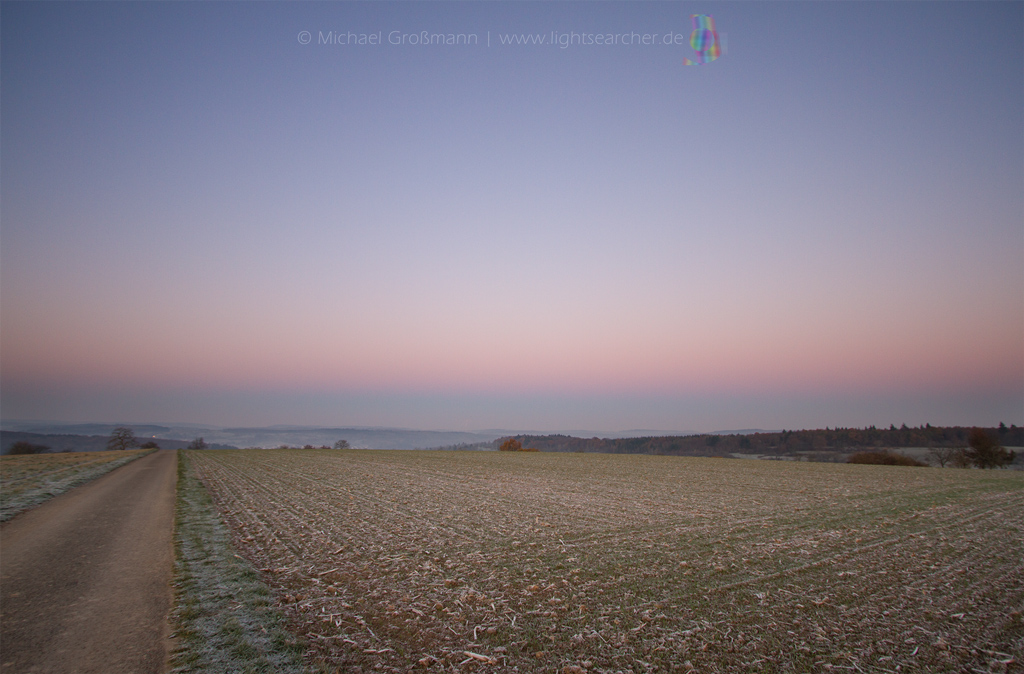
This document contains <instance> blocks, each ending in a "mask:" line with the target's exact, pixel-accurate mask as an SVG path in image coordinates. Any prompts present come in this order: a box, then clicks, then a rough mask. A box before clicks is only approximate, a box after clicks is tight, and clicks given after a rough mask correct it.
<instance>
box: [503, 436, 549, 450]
mask: <svg viewBox="0 0 1024 674" xmlns="http://www.w3.org/2000/svg"><path fill="white" fill-rule="evenodd" d="M498 451H501V452H537V451H540V450H538V449H537V448H536V447H523V443H522V442H520V441H519V440H516V439H515V438H508V439H506V440H505V441H504V442H502V443H501V445H500V446H499V447H498Z"/></svg>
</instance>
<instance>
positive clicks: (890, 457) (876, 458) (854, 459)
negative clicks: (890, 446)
mask: <svg viewBox="0 0 1024 674" xmlns="http://www.w3.org/2000/svg"><path fill="white" fill-rule="evenodd" d="M846 462H847V463H862V464H869V465H872V466H927V465H928V464H927V463H921V462H920V461H918V460H917V459H912V458H910V457H909V456H903V455H902V454H894V453H892V452H857V453H856V454H854V455H853V456H851V457H850V458H849V459H848V460H847V461H846Z"/></svg>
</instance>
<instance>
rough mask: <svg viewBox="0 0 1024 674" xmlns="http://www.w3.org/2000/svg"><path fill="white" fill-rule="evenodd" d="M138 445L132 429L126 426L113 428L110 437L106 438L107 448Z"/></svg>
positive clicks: (126, 447)
mask: <svg viewBox="0 0 1024 674" xmlns="http://www.w3.org/2000/svg"><path fill="white" fill-rule="evenodd" d="M138 446H139V440H138V438H136V437H135V433H134V432H133V431H132V429H130V428H128V427H127V426H118V427H117V428H115V429H114V432H113V433H111V434H110V439H109V440H107V449H128V448H129V447H138Z"/></svg>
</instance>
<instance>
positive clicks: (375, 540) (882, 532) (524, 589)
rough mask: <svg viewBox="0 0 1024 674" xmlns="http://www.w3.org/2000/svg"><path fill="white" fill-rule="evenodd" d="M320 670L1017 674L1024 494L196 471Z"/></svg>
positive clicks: (370, 459)
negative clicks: (999, 673) (973, 673)
mask: <svg viewBox="0 0 1024 674" xmlns="http://www.w3.org/2000/svg"><path fill="white" fill-rule="evenodd" d="M189 459H190V464H191V466H192V469H193V470H194V471H195V472H196V474H197V475H198V476H199V477H200V478H201V479H202V480H203V482H204V483H205V485H206V486H207V489H208V490H209V491H210V493H211V495H212V497H213V499H214V502H215V503H216V504H217V506H218V508H219V509H220V511H221V513H222V515H223V516H224V518H225V520H226V521H227V523H228V524H229V526H230V528H231V530H232V532H233V534H234V542H235V544H236V546H237V547H238V549H239V551H240V553H241V554H242V555H243V556H244V557H246V558H247V559H249V560H250V561H251V562H252V563H253V564H254V566H255V567H256V568H257V569H259V570H260V572H261V575H262V577H263V580H264V581H266V582H267V583H268V584H269V585H270V587H271V588H272V590H273V592H274V594H275V596H276V600H277V602H278V603H279V605H280V607H281V609H282V610H283V611H284V612H285V614H286V617H287V620H288V622H289V626H290V629H292V630H293V631H295V632H296V633H298V634H299V635H301V636H302V637H304V638H305V640H306V643H307V644H308V650H307V653H306V656H305V657H306V662H307V664H308V666H309V668H310V669H311V670H327V671H335V670H341V671H352V672H357V671H364V672H370V671H409V670H410V669H419V670H421V671H442V670H443V671H521V672H533V671H551V672H554V671H557V672H565V673H566V674H572V673H576V674H579V672H581V671H589V672H648V671H666V672H670V671H700V672H725V671H752V672H758V671H763V672H792V671H860V672H895V671H935V672H943V671H949V672H963V671H978V672H990V671H1015V670H1017V669H1018V668H1019V667H1020V663H1021V662H1022V660H1024V624H1022V621H1021V611H1022V609H1024V475H1022V474H1020V473H1011V472H1005V471H976V470H975V471H971V470H954V469H931V468H902V467H886V466H850V465H835V464H811V463H789V462H759V461H745V460H722V459H690V458H678V457H656V456H623V455H601V454H585V455H584V454H536V453H534V454H530V453H497V452H414V451H353V450H346V451H334V450H240V451H205V452H190V453H189Z"/></svg>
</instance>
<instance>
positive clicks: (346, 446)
mask: <svg viewBox="0 0 1024 674" xmlns="http://www.w3.org/2000/svg"><path fill="white" fill-rule="evenodd" d="M334 448H335V449H349V444H348V440H338V441H337V442H336V443H334Z"/></svg>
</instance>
